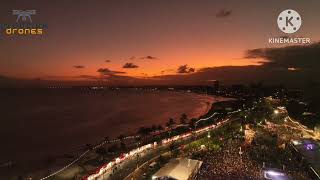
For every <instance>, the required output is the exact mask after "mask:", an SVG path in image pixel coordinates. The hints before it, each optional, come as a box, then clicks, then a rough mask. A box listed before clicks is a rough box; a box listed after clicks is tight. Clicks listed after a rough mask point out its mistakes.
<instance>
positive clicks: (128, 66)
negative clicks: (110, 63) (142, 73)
mask: <svg viewBox="0 0 320 180" xmlns="http://www.w3.org/2000/svg"><path fill="white" fill-rule="evenodd" d="M138 67H139V66H138V65H135V64H133V63H126V64H124V65H123V66H122V68H129V69H131V68H138Z"/></svg>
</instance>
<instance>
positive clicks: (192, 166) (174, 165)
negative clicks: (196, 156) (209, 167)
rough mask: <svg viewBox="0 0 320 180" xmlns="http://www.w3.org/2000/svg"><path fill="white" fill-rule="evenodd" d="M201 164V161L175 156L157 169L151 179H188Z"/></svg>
mask: <svg viewBox="0 0 320 180" xmlns="http://www.w3.org/2000/svg"><path fill="white" fill-rule="evenodd" d="M201 165H202V161H198V160H193V159H186V158H177V159H172V160H171V161H170V162H169V163H167V164H166V165H165V166H164V167H162V168H161V169H160V170H159V171H157V172H156V173H155V174H154V175H153V176H152V179H177V180H188V179H190V178H191V177H193V176H194V175H195V174H196V173H197V172H198V170H199V168H200V167H201Z"/></svg>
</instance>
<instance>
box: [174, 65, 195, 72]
mask: <svg viewBox="0 0 320 180" xmlns="http://www.w3.org/2000/svg"><path fill="white" fill-rule="evenodd" d="M193 72H195V69H194V68H191V67H188V65H187V64H185V65H181V66H179V67H178V70H177V73H179V74H187V73H193Z"/></svg>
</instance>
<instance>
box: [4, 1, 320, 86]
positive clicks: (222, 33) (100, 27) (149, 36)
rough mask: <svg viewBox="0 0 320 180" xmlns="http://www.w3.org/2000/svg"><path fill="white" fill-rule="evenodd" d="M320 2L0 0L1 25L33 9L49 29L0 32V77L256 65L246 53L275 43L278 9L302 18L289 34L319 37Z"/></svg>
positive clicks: (66, 76) (35, 18) (167, 71)
mask: <svg viewBox="0 0 320 180" xmlns="http://www.w3.org/2000/svg"><path fill="white" fill-rule="evenodd" d="M319 7H320V1H317V0H311V1H308V2H306V1H301V0H300V1H298V0H295V1H293V0H290V1H281V2H280V1H276V0H273V1H256V0H255V1H253V0H252V1H239V0H234V1H222V0H221V1H215V0H199V1H188V0H184V1H179V0H161V1H156V0H154V1H150V0H145V1H142V0H114V1H111V0H106V1H98V0H97V1H62V0H58V1H50V2H48V1H7V2H2V3H1V6H0V23H1V24H5V23H7V24H13V23H14V22H15V20H16V16H14V15H12V10H13V9H21V10H28V9H35V10H37V14H36V15H33V16H32V20H33V22H34V23H46V24H48V29H47V30H45V33H44V35H41V36H26V37H22V36H17V35H15V36H8V35H5V34H4V33H3V32H4V30H1V32H2V33H1V37H0V39H1V40H0V49H1V55H0V75H1V76H5V77H12V78H19V79H55V80H70V79H73V80H76V79H82V78H84V77H85V78H84V79H86V78H87V77H91V79H92V77H95V76H97V77H100V76H101V75H108V76H109V75H111V76H112V75H117V76H126V77H134V78H137V77H138V78H141V77H154V76H156V77H158V76H164V75H165V76H167V75H177V74H189V73H190V74H191V73H198V72H199V71H201V69H203V68H212V67H221V66H248V65H258V64H259V63H258V62H260V61H264V59H263V58H245V57H246V52H247V51H248V50H250V49H256V48H281V47H278V46H277V45H274V44H268V38H270V37H280V36H284V35H286V34H284V33H283V32H281V31H280V30H279V29H278V27H277V23H276V19H277V17H278V15H279V13H280V12H281V11H282V10H285V9H294V10H296V11H298V12H299V13H300V15H301V17H302V20H303V24H302V26H301V29H300V30H299V31H298V32H297V33H295V34H294V36H296V37H300V36H301V37H309V38H311V39H312V42H314V43H315V42H317V41H318V40H319V39H320V33H319V32H320V31H319V30H320V23H319V22H320V21H319V20H318V18H319V17H320V11H319ZM108 61H110V62H108ZM183 65H187V66H183ZM181 66H182V69H181V68H180V70H181V71H180V73H179V70H178V68H179V67H181ZM190 68H191V69H190ZM79 77H81V78H79ZM213 78H215V77H213Z"/></svg>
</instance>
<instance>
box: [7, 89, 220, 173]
mask: <svg viewBox="0 0 320 180" xmlns="http://www.w3.org/2000/svg"><path fill="white" fill-rule="evenodd" d="M170 93H171V92H170ZM173 94H180V95H181V96H182V97H184V96H185V95H187V96H193V93H192V94H190V93H181V92H173ZM180 95H179V96H180ZM194 95H196V96H203V97H206V96H205V95H204V94H198V93H194ZM196 96H195V97H196ZM220 101H221V97H215V100H214V101H213V102H212V103H210V101H205V102H203V103H204V104H205V107H202V109H205V110H204V112H203V114H199V117H201V116H203V115H205V114H208V112H209V111H210V109H211V108H212V106H213V104H214V103H215V102H220ZM195 118H197V117H195ZM149 125H152V124H149ZM138 128H139V125H138V126H136V128H135V132H136V130H137V129H138ZM131 134H135V133H131ZM97 139H100V140H101V139H103V136H99V137H97ZM93 142H94V141H91V143H92V144H99V143H101V141H98V142H99V143H93ZM96 142H97V141H96ZM92 146H95V145H92ZM74 148H76V149H75V150H73V151H72V152H70V151H66V153H64V154H60V155H59V154H58V155H57V156H53V157H51V158H52V159H51V160H50V159H47V160H45V161H49V160H50V161H52V160H53V161H57V162H55V163H54V164H57V165H50V166H51V168H50V169H51V170H50V171H53V169H57V168H58V167H61V165H63V164H67V162H70V161H71V160H72V159H74V158H76V157H78V156H79V155H80V154H81V153H83V152H84V151H85V149H83V148H80V146H75V147H74ZM79 148H80V149H79ZM40 161H41V162H40ZM40 161H33V162H31V163H30V162H22V161H18V162H17V163H18V164H19V168H18V169H21V168H22V166H28V168H27V169H33V170H32V172H33V171H34V172H36V174H38V173H39V172H40V171H41V172H40V174H42V173H43V172H44V171H46V172H48V170H40V169H39V168H40V167H43V166H44V165H45V163H46V162H43V159H42V160H40ZM13 166H15V162H14V161H13ZM3 169H6V168H2V169H1V171H2V170H3ZM22 169H23V171H24V172H25V170H24V169H25V168H22ZM41 169H42V168H41ZM23 174H24V173H23ZM27 174H29V173H27ZM32 174H33V173H32Z"/></svg>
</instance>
